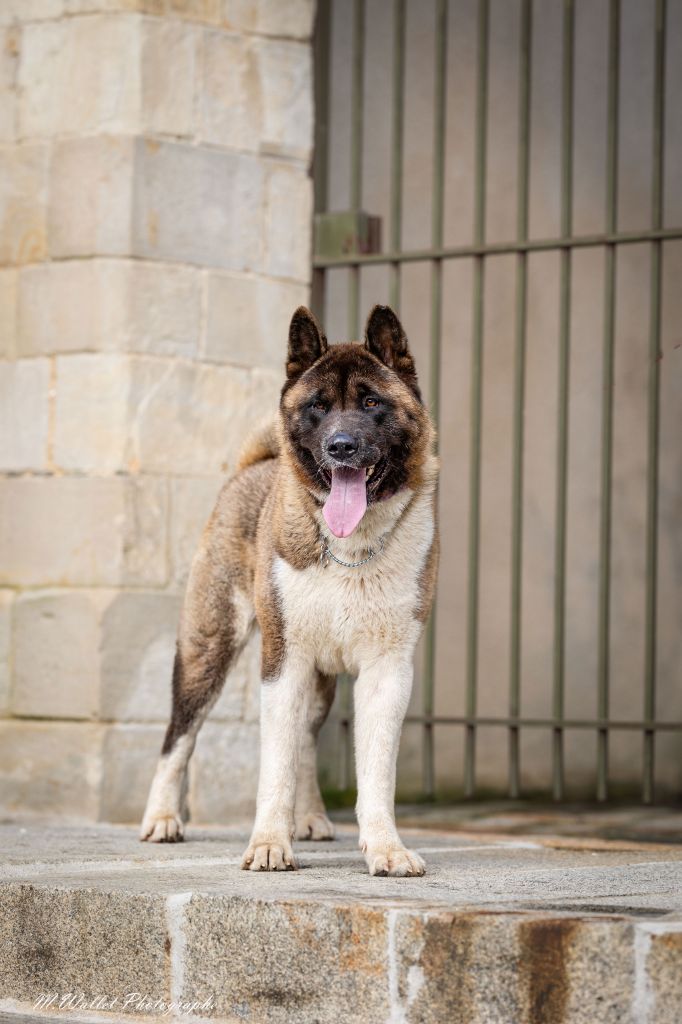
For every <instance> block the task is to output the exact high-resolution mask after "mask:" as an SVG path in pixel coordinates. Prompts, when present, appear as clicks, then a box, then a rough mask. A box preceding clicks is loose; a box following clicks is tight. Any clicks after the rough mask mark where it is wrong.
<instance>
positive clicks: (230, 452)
mask: <svg viewBox="0 0 682 1024" xmlns="http://www.w3.org/2000/svg"><path fill="white" fill-rule="evenodd" d="M139 362H140V363H145V365H138V366H136V367H135V368H134V379H133V392H132V396H131V408H132V410H133V417H132V422H131V425H130V430H131V436H132V445H133V448H132V451H133V458H134V459H135V460H136V463H137V464H139V466H140V467H141V468H142V469H144V470H147V471H150V472H154V473H173V474H196V475H201V474H205V475H210V476H215V475H217V474H221V473H224V472H230V471H232V470H233V469H234V466H235V463H236V460H237V456H238V454H239V451H240V448H241V446H242V444H243V442H244V439H245V438H246V436H247V435H248V433H249V432H250V431H251V429H252V428H253V423H254V409H255V408H258V409H259V410H260V414H261V415H263V414H265V413H266V412H268V411H269V410H272V411H273V413H274V411H275V410H276V408H277V393H278V390H279V388H278V386H277V385H278V382H277V383H275V382H274V380H273V377H274V374H269V373H268V371H248V370H243V369H240V368H237V367H224V366H216V365H206V364H193V363H185V362H174V363H170V362H169V363H168V364H167V365H163V364H161V362H160V361H159V360H153V361H152V360H149V361H143V360H140V361H139Z"/></svg>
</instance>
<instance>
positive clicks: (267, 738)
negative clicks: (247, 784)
mask: <svg viewBox="0 0 682 1024" xmlns="http://www.w3.org/2000/svg"><path fill="white" fill-rule="evenodd" d="M313 690H314V674H313V672H312V670H309V669H308V668H307V667H305V666H303V665H301V664H300V663H299V664H297V663H295V662H294V660H293V659H288V664H287V663H285V665H284V666H283V668H282V671H281V673H280V675H279V676H278V678H277V679H272V680H267V681H266V682H264V683H262V684H261V716H260V737H261V755H260V757H261V760H260V777H259V781H258V797H257V801H256V820H255V823H254V826H253V832H252V833H251V839H250V841H249V845H248V848H247V850H246V853H245V854H244V856H243V858H242V868H244V869H245V870H250V871H292V870H294V869H295V868H296V867H297V864H296V860H295V858H294V852H293V849H292V846H291V840H292V839H293V835H294V805H295V801H296V774H297V771H298V764H299V758H300V749H301V740H302V735H303V730H304V729H305V726H306V721H307V718H308V705H309V704H310V701H311V698H312V695H313Z"/></svg>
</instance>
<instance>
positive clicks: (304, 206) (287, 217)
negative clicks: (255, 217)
mask: <svg viewBox="0 0 682 1024" xmlns="http://www.w3.org/2000/svg"><path fill="white" fill-rule="evenodd" d="M312 203H313V187H312V179H311V178H310V176H309V175H308V173H307V172H306V171H304V170H302V169H299V168H297V167H292V166H289V165H287V164H277V165H275V166H273V167H272V168H271V169H270V171H269V174H268V183H267V209H266V213H265V224H266V228H265V231H266V238H267V246H266V253H265V263H264V269H265V273H267V274H273V275H274V276H275V277H289V278H293V279H294V280H296V281H303V282H306V283H307V282H308V281H309V280H310V262H311V252H310V245H311V231H310V229H309V225H310V222H311V217H312V210H313V206H312Z"/></svg>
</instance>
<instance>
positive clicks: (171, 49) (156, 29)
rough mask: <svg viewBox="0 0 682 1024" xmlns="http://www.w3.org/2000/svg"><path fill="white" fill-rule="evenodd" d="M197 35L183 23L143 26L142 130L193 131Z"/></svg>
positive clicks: (184, 133)
mask: <svg viewBox="0 0 682 1024" xmlns="http://www.w3.org/2000/svg"><path fill="white" fill-rule="evenodd" d="M197 38H198V36H197V32H196V31H195V29H194V28H193V26H191V25H188V24H186V23H184V22H180V21H170V20H168V21H162V20H160V19H158V18H145V19H144V21H143V23H142V53H141V62H142V82H141V92H142V95H141V127H142V130H143V131H145V132H156V133H160V134H164V135H174V136H180V137H181V136H187V135H191V134H192V131H193V113H194V91H195V65H196V50H197Z"/></svg>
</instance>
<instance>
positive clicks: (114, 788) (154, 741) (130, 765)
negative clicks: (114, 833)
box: [100, 681, 170, 824]
mask: <svg viewBox="0 0 682 1024" xmlns="http://www.w3.org/2000/svg"><path fill="white" fill-rule="evenodd" d="M167 682H168V681H167ZM168 690H169V693H170V684H169V686H168ZM165 731H166V730H165V726H164V725H133V724H130V723H128V724H126V725H113V726H111V727H110V728H109V729H107V731H106V735H105V737H104V747H103V751H102V800H101V805H100V820H101V821H115V822H127V823H128V824H138V823H139V822H140V821H141V820H142V815H143V813H144V808H145V804H146V801H147V794H148V792H149V787H150V785H151V781H152V778H153V776H154V768H155V766H156V762H157V760H158V757H159V754H160V752H161V746H162V744H163V737H164V733H165Z"/></svg>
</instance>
